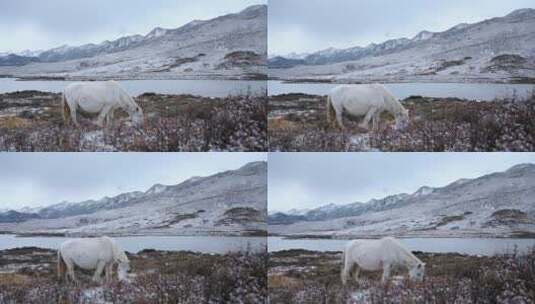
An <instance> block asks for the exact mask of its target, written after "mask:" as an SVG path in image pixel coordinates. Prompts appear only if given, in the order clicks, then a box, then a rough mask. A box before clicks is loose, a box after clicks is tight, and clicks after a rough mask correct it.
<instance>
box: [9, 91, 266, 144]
mask: <svg viewBox="0 0 535 304" xmlns="http://www.w3.org/2000/svg"><path fill="white" fill-rule="evenodd" d="M59 98H60V95H59V94H52V93H42V92H33V91H31V92H17V93H9V94H3V95H0V104H1V105H2V106H1V107H0V114H1V113H2V112H3V113H9V115H10V116H9V118H8V119H3V120H0V151H31V152H33V151H164V152H166V151H169V152H173V151H265V150H266V149H267V120H266V116H267V102H266V99H265V98H262V97H251V96H241V97H228V98H203V97H197V96H190V95H159V94H150V93H147V94H144V95H141V96H139V97H138V98H137V102H138V103H139V104H140V105H141V107H142V108H143V109H144V113H145V117H146V123H145V125H144V126H143V127H141V128H135V127H132V126H131V125H130V124H129V122H128V119H127V117H126V114H125V113H117V114H118V115H117V117H118V118H119V121H118V122H117V123H116V124H115V126H112V127H108V128H104V129H102V128H99V127H97V126H96V125H95V124H93V123H92V122H91V121H90V119H84V118H82V119H81V127H80V128H74V127H73V126H72V125H67V126H65V125H64V124H63V120H62V116H61V108H60V106H59V105H60V100H59Z"/></svg>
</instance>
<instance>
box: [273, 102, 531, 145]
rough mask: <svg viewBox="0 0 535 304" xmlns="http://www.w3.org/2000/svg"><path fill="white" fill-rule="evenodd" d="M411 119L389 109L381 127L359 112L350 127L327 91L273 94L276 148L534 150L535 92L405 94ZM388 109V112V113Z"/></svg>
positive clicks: (274, 142) (347, 118)
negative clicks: (340, 120)
mask: <svg viewBox="0 0 535 304" xmlns="http://www.w3.org/2000/svg"><path fill="white" fill-rule="evenodd" d="M402 104H403V105H404V107H406V108H407V109H408V110H409V112H410V120H411V121H410V124H409V126H408V127H407V128H406V129H404V130H402V131H397V130H394V128H393V117H392V116H390V115H383V117H382V119H383V122H384V123H383V124H382V127H381V128H380V130H379V131H376V132H367V131H366V130H363V129H361V128H359V126H358V122H359V120H358V119H359V118H353V117H350V116H347V115H346V117H345V118H344V122H345V125H346V129H345V130H344V131H340V130H338V129H334V128H332V127H331V126H330V125H328V124H327V121H326V112H325V96H318V95H307V94H285V95H276V96H270V97H269V114H268V125H269V126H268V130H269V131H268V133H269V139H270V140H269V145H270V147H269V149H270V151H287V152H292V151H434V152H438V151H533V150H534V149H535V125H534V122H535V96H532V97H530V98H529V99H528V100H523V101H519V100H495V101H492V102H477V101H469V100H464V99H457V98H429V97H421V96H413V97H409V98H406V99H404V100H402ZM385 114H386V113H385Z"/></svg>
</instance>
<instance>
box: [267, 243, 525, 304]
mask: <svg viewBox="0 0 535 304" xmlns="http://www.w3.org/2000/svg"><path fill="white" fill-rule="evenodd" d="M416 255H417V256H418V257H419V258H420V259H421V260H422V261H423V262H425V263H426V277H425V279H424V282H422V283H414V282H409V281H407V280H405V279H404V277H406V273H405V272H403V271H400V272H397V273H395V274H394V278H393V280H392V281H390V282H389V283H387V284H382V283H381V282H380V277H381V273H380V272H365V271H364V272H361V275H360V281H359V282H358V283H357V282H355V281H354V280H350V281H349V284H348V285H346V286H343V285H342V283H341V280H340V268H341V262H340V261H341V253H340V252H315V251H305V250H291V251H279V252H274V253H271V254H270V255H269V269H268V284H269V294H270V303H359V304H368V303H400V304H401V303H418V304H419V303H422V304H424V303H459V304H465V303H467V304H468V303H534V301H535V294H534V293H533V290H535V289H534V287H535V286H534V284H535V281H534V280H533V275H534V274H535V263H534V262H535V251H532V252H531V253H530V254H528V255H526V256H518V255H514V254H510V255H503V256H494V257H476V256H467V255H459V254H430V253H422V252H416ZM400 276H404V277H400Z"/></svg>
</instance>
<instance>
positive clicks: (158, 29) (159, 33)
mask: <svg viewBox="0 0 535 304" xmlns="http://www.w3.org/2000/svg"><path fill="white" fill-rule="evenodd" d="M167 31H168V30H167V29H164V28H161V27H156V28H154V29H153V30H152V31H150V33H148V34H147V36H145V37H146V38H157V37H161V36H163V35H165V34H167Z"/></svg>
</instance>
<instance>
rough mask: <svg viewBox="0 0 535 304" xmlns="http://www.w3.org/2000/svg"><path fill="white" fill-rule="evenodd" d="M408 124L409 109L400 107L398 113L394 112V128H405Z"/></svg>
mask: <svg viewBox="0 0 535 304" xmlns="http://www.w3.org/2000/svg"><path fill="white" fill-rule="evenodd" d="M408 125H409V110H407V109H403V108H402V109H401V111H400V112H399V113H397V114H396V126H395V128H396V130H401V129H405V128H406V127H407V126H408Z"/></svg>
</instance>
